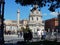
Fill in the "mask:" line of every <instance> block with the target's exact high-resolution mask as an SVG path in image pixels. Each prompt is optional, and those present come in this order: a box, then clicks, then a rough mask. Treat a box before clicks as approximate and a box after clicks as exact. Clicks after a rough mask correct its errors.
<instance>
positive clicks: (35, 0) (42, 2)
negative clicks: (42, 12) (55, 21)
mask: <svg viewBox="0 0 60 45" xmlns="http://www.w3.org/2000/svg"><path fill="white" fill-rule="evenodd" d="M15 2H16V3H19V4H21V5H22V6H26V5H34V4H38V6H39V8H42V7H44V6H46V4H47V3H49V4H48V7H49V8H48V10H50V11H52V12H54V11H55V9H57V8H60V0H15Z"/></svg>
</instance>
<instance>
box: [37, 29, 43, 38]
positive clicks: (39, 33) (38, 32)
mask: <svg viewBox="0 0 60 45" xmlns="http://www.w3.org/2000/svg"><path fill="white" fill-rule="evenodd" d="M37 35H38V38H40V39H41V37H42V34H41V30H38V31H37Z"/></svg>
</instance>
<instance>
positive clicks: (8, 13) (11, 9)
mask: <svg viewBox="0 0 60 45" xmlns="http://www.w3.org/2000/svg"><path fill="white" fill-rule="evenodd" d="M31 8H32V6H21V5H20V4H17V3H16V2H15V0H5V9H4V18H5V20H17V10H18V9H20V20H23V19H28V18H29V13H30V10H31ZM58 10H59V12H60V8H59V9H56V12H50V11H49V10H48V6H46V7H43V8H41V13H42V20H48V19H51V18H56V17H57V15H58V13H57V12H58Z"/></svg>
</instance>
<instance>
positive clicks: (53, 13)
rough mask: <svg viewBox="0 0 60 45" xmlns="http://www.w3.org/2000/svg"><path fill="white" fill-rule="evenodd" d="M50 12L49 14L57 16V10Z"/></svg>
mask: <svg viewBox="0 0 60 45" xmlns="http://www.w3.org/2000/svg"><path fill="white" fill-rule="evenodd" d="M50 14H51V15H54V16H57V15H58V12H51V13H50Z"/></svg>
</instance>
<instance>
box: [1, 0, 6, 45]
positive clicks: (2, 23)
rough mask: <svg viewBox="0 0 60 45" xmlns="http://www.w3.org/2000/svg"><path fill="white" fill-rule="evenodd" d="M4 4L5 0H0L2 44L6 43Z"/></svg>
mask: <svg viewBox="0 0 60 45" xmlns="http://www.w3.org/2000/svg"><path fill="white" fill-rule="evenodd" d="M4 4H5V0H0V18H1V20H0V22H1V24H0V44H1V45H4V33H3V31H4Z"/></svg>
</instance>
